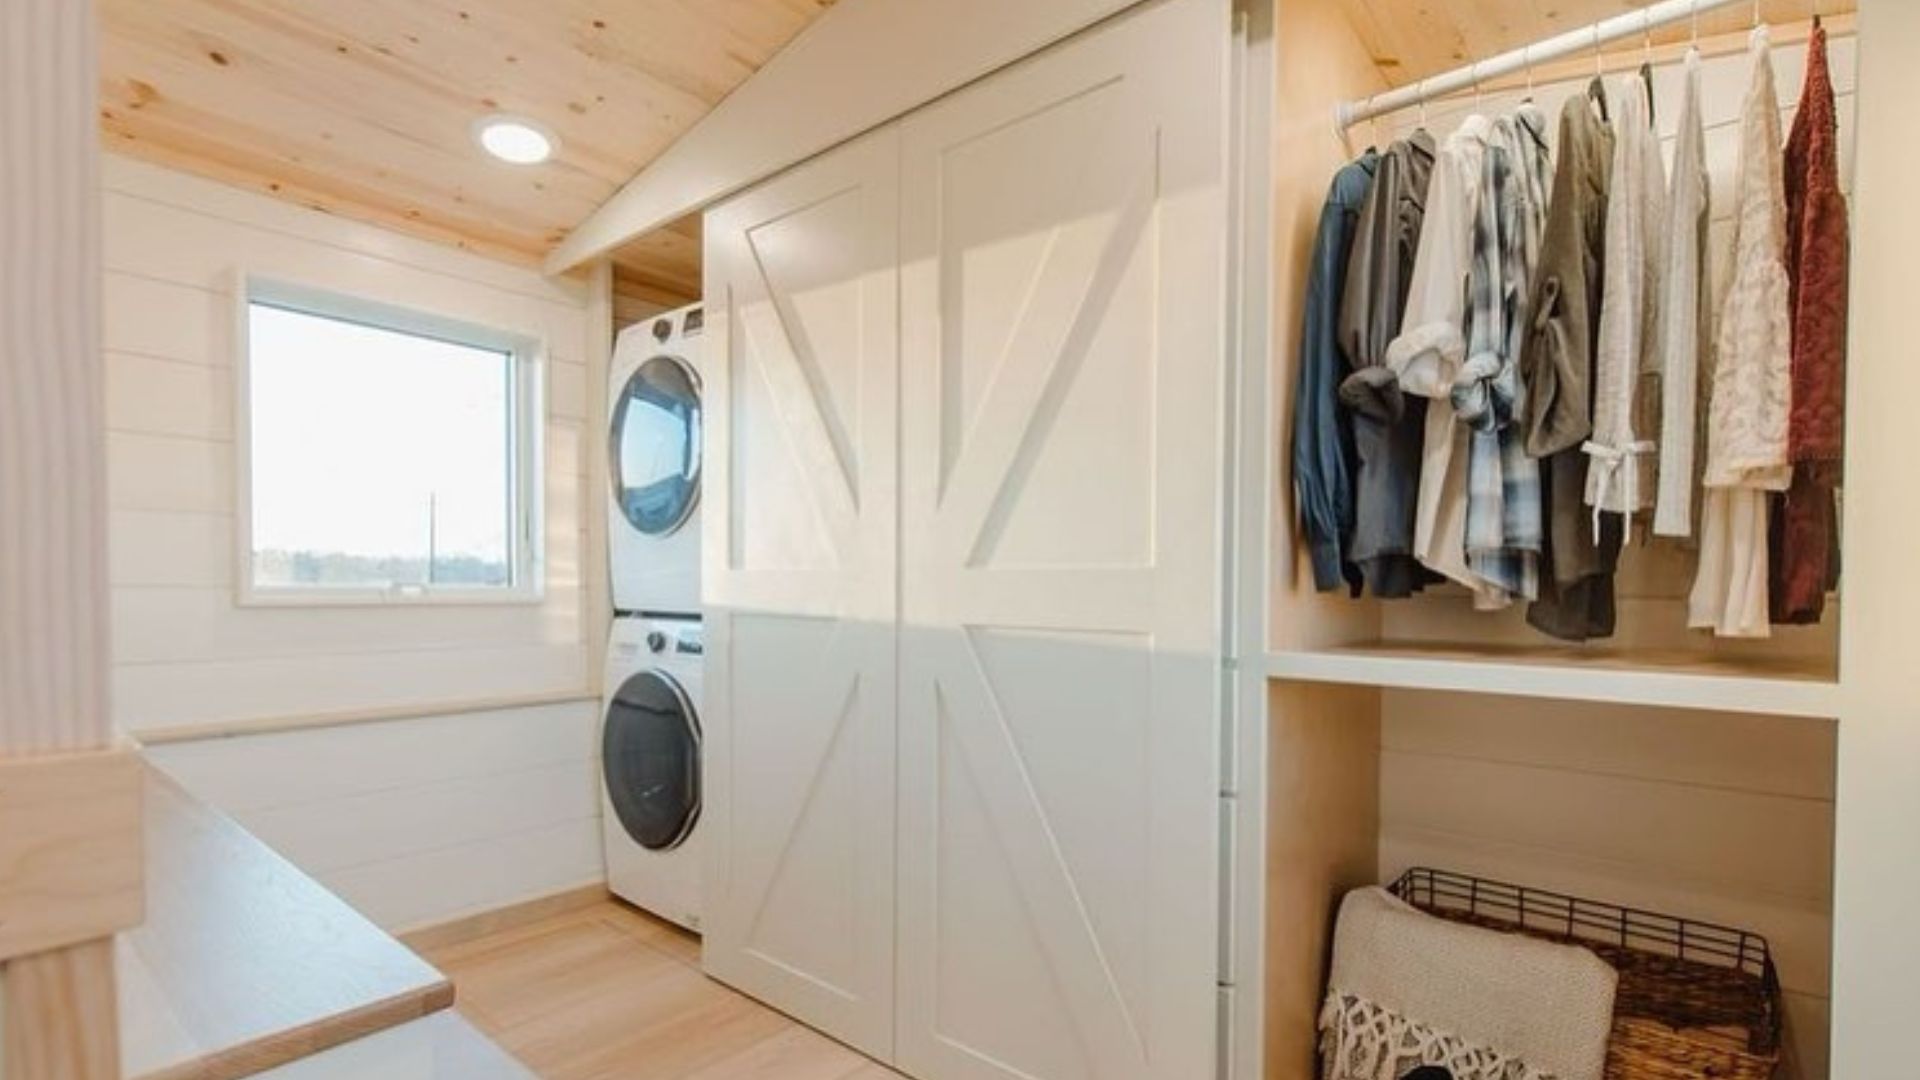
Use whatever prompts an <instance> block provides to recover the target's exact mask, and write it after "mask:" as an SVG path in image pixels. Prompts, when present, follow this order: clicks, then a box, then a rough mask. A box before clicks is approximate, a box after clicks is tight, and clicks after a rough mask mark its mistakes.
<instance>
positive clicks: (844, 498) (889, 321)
mask: <svg viewBox="0 0 1920 1080" xmlns="http://www.w3.org/2000/svg"><path fill="white" fill-rule="evenodd" d="M898 153H899V152H898V144H897V139H896V137H895V135H894V133H893V132H891V131H883V132H880V133H877V134H875V135H873V136H870V137H867V138H865V139H862V140H860V141H858V142H856V143H853V144H850V145H849V146H847V147H843V148H841V149H840V150H837V151H835V152H833V153H831V154H828V155H826V156H824V157H822V158H821V159H819V160H816V161H813V162H810V163H808V164H806V165H803V166H800V167H799V168H797V169H794V170H792V171H790V172H788V173H785V174H782V175H781V176H779V177H776V178H775V179H773V180H770V181H768V182H767V183H765V184H763V185H762V186H760V187H759V188H756V189H754V190H753V191H751V192H749V193H747V194H745V195H742V196H740V197H738V198H736V199H734V200H732V201H730V202H729V203H727V204H726V205H724V206H723V207H721V208H719V209H717V210H715V211H714V212H713V213H711V214H709V215H708V218H707V223H706V236H707V253H706V257H707V283H706V291H707V305H708V312H709V322H708V331H707V341H708V346H707V347H708V349H709V350H710V352H709V354H708V364H707V369H708V372H709V375H708V378H709V386H708V391H709V399H710V403H711V407H710V409H709V415H710V416H711V417H712V420H711V424H712V427H711V430H709V432H708V433H707V439H708V441H707V445H708V461H709V463H710V464H709V472H708V477H707V481H706V482H707V485H708V487H707V502H706V510H705V514H706V516H707V520H706V525H705V528H706V530H707V531H706V534H705V536H706V548H705V551H704V558H705V582H704V585H705V590H706V591H705V598H706V602H707V618H708V624H709V633H708V647H709V658H708V682H707V696H708V705H707V725H708V738H707V777H708V787H709V792H710V796H709V797H710V805H709V807H708V812H707V820H706V821H705V823H704V824H703V825H702V827H703V828H704V829H706V830H707V834H708V835H707V841H708V850H709V851H710V852H711V853H712V855H711V857H710V860H709V863H708V866H709V873H708V882H707V886H708V906H709V908H710V912H709V915H708V918H707V923H706V948H705V956H706V965H707V968H708V970H709V971H710V972H711V973H712V974H714V975H715V976H716V977H718V978H720V979H723V980H725V981H727V982H729V983H732V984H733V985H735V986H738V987H740V988H741V989H742V990H745V991H747V992H748V993H750V994H752V995H754V996H756V997H759V998H762V999H764V1000H766V1001H768V1002H770V1003H772V1004H774V1005H775V1006H777V1007H779V1008H780V1009H782V1010H784V1011H786V1012H789V1013H791V1014H793V1015H794V1016H797V1017H799V1018H800V1019H802V1020H805V1021H806V1022H808V1023H810V1024H813V1025H814V1026H816V1027H819V1028H821V1029H823V1030H825V1031H827V1032H829V1033H831V1034H833V1035H835V1036H838V1037H839V1038H841V1039H844V1040H845V1041H847V1042H849V1043H851V1044H853V1045H855V1046H857V1047H859V1048H861V1049H863V1050H866V1051H868V1052H869V1053H872V1054H875V1055H877V1056H881V1057H886V1056H889V1055H890V1054H891V1052H892V1039H893V1000H894V987H893V966H894V954H893V932H894V921H893V920H894V878H895V866H894V857H893V839H894V829H893V823H894V770H895V764H894V701H893V699H894V693H895V672H894V666H895V665H894V641H895V638H894V631H895V623H896V619H897V614H898V613H897V609H896V605H895V595H896V588H895V584H894V578H895V568H896V563H895V553H896V549H897V546H898V535H897V519H898V510H897V497H896V486H897V485H896V480H895V476H896V472H897V464H898V457H897V455H898V439H899V434H898V416H897V412H898V403H897V394H898V382H897V380H898V370H899V361H898V350H897V337H898V320H897V305H896V293H897V287H898V286H897V261H898V252H897V248H896V244H895V236H896V226H895V223H896V220H897V216H898V208H897V202H896V187H897V176H898V160H899V158H898Z"/></svg>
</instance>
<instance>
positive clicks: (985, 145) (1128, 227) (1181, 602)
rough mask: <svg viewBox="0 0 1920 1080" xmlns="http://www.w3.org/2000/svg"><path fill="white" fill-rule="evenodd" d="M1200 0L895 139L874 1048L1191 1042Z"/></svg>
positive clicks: (1076, 1069) (1210, 144)
mask: <svg viewBox="0 0 1920 1080" xmlns="http://www.w3.org/2000/svg"><path fill="white" fill-rule="evenodd" d="M1225 12H1226V5H1221V4H1217V3H1210V2H1208V0H1160V2H1157V3H1152V4H1148V5H1145V6H1143V7H1142V8H1140V9H1137V10H1136V11H1135V12H1133V13H1132V14H1129V15H1127V16H1125V17H1122V18H1119V19H1116V20H1113V21H1111V22H1109V23H1106V24H1103V25H1102V26H1101V27H1098V28H1096V29H1095V30H1093V31H1090V32H1089V33H1087V34H1085V35H1082V36H1081V37H1079V38H1076V39H1074V40H1072V41H1070V42H1068V43H1066V44H1064V45H1062V46H1060V47H1058V48H1056V49H1053V50H1050V51H1049V52H1047V53H1044V54H1042V55H1041V56H1039V57H1036V58H1034V59H1032V60H1030V61H1027V62H1025V63H1023V64H1021V65H1018V66H1016V67H1014V68H1012V69H1009V70H1007V71H1004V72H1002V73H1000V74H998V75H996V76H994V77H993V78H991V79H988V80H986V81H984V82H982V83H980V84H978V85H976V86H974V87H971V88H969V89H968V90H965V91H962V92H961V93H959V94H956V95H954V96H952V97H950V98H947V99H945V100H943V101H941V102H938V103H936V104H934V105H932V106H929V107H928V108H926V109H923V110H921V111H920V112H918V113H915V114H914V115H912V116H910V117H908V118H907V119H906V120H905V121H903V124H902V132H901V145H902V150H901V247H902V259H903V262H902V270H901V273H902V278H901V311H900V315H901V341H902V360H903V370H902V387H901V390H902V440H903V441H902V454H903V458H902V478H903V484H902V503H901V513H902V525H901V527H902V546H901V552H902V560H903V563H902V578H901V580H902V594H901V601H902V608H903V613H904V620H903V623H902V630H901V635H902V636H901V641H900V739H901V744H900V761H901V772H900V783H899V788H900V807H901V810H900V830H901V831H900V836H899V842H898V846H899V851H900V859H901V885H900V890H901V891H900V897H899V901H900V934H899V942H900V946H899V947H900V992H899V1001H900V1005H899V1008H900V1015H899V1028H898V1040H899V1055H900V1061H901V1063H902V1065H903V1067H905V1068H906V1069H908V1071H910V1072H913V1073H914V1074H915V1075H920V1076H925V1077H931V1078H937V1080H1013V1078H1027V1080H1193V1078H1195V1077H1202V1076H1207V1075H1211V1073H1212V1070H1213V1066H1214V1054H1215V1045H1214V1040H1215V1023H1214V1000H1215V981H1216V972H1215V957H1216V951H1217V950H1216V925H1217V884H1216V882H1217V846H1218V845H1217V821H1218V818H1217V814H1218V802H1217V798H1218V792H1219V777H1218V766H1217V761H1216V747H1217V746H1218V741H1217V725H1218V720H1217V716H1218V702H1217V686H1218V675H1217V666H1216V665H1217V657H1218V644H1217V623H1218V598H1219V595H1220V591H1221V587H1220V581H1219V569H1220V555H1219V551H1220V543H1221V534H1220V525H1219V518H1220V513H1221V510H1220V502H1219V486H1220V476H1221V456H1220V454H1221V451H1220V447H1221V433H1220V413H1221V377H1222V375H1221V373H1222V367H1223V357H1224V354H1225V346H1224V343H1223V339H1222V312H1223V311H1224V306H1225V304H1224V298H1223V297H1224V293H1223V288H1224V286H1223V272H1224V271H1223V268H1224V266H1225V254H1224V248H1223V243H1224V239H1223V238H1224V235H1225V227H1224V220H1225V218H1224V209H1223V202H1222V197H1221V168H1222V166H1221V157H1222V152H1223V151H1222V147H1223V142H1222V132H1223V125H1222V120H1221V117H1222V115H1223V114H1222V101H1223V100H1224V95H1223V94H1222V93H1221V92H1220V90H1221V87H1222V71H1223V66H1222V65H1223V63H1224V43H1225V41H1226V40H1227V35H1226V32H1225V30H1226V28H1225V25H1224V19H1225V17H1226V15H1225Z"/></svg>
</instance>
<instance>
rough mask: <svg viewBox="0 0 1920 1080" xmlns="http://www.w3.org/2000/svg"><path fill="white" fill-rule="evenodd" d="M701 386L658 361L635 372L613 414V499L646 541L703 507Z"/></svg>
mask: <svg viewBox="0 0 1920 1080" xmlns="http://www.w3.org/2000/svg"><path fill="white" fill-rule="evenodd" d="M700 419H701V418H700V380H699V377H698V376H696V375H695V374H694V373H693V369H692V368H689V367H688V366H687V365H686V364H685V363H683V362H682V361H680V360H676V359H674V358H673V357H671V356H655V357H653V358H651V359H649V360H648V361H647V362H646V363H643V364H641V365H640V367H639V368H638V369H637V370H635V371H634V373H633V375H632V377H631V378H629V379H628V380H627V385H626V386H625V387H624V388H623V389H622V390H621V391H620V400H619V401H618V402H617V403H616V404H615V406H614V413H613V443H612V446H611V449H612V452H613V453H612V456H613V468H612V470H611V472H612V474H613V493H614V498H615V499H616V500H618V501H619V503H620V512H621V513H622V514H625V515H626V518H627V520H628V521H629V522H631V523H632V524H633V527H634V528H636V529H638V530H640V531H641V532H642V533H645V534H646V535H648V536H666V535H667V534H669V533H671V532H673V531H674V530H675V529H678V528H679V527H680V526H681V524H682V523H683V522H685V521H686V520H687V515H689V514H691V513H693V508H694V506H696V505H697V504H698V503H699V501H700Z"/></svg>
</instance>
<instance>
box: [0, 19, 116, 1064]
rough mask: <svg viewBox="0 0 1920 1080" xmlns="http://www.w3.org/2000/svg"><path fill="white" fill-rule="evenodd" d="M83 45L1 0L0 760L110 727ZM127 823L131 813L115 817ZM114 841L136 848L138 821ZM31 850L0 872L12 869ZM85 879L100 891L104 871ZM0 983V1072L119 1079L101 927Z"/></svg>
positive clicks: (100, 401)
mask: <svg viewBox="0 0 1920 1080" xmlns="http://www.w3.org/2000/svg"><path fill="white" fill-rule="evenodd" d="M95 47H96V40H95V35H94V19H93V5H92V4H90V3H87V2H85V0H9V2H8V3H7V4H6V5H5V6H4V7H0V57H4V61H3V62H4V64H5V67H6V70H7V83H8V88H7V93H5V94H4V95H0V161H5V162H6V168H5V169H4V170H0V757H13V758H27V757H33V756H38V755H43V754H47V753H50V752H55V751H61V750H95V749H99V748H103V747H105V746H107V744H108V743H109V742H110V741H111V740H112V737H113V729H112V722H111V719H110V716H109V712H108V708H107V647H108V646H107V552H106V513H107V511H106V502H107V500H106V455H105V453H104V448H103V446H102V440H101V431H102V428H103V416H104V412H105V397H104V394H103V392H102V363H101V356H100V211H99V203H98V201H97V192H96V181H97V177H98V170H99V154H98V151H97V149H96V147H95V144H94V139H93V125H94V78H95V71H96V56H95ZM50 775H53V776H55V777H57V776H58V775H59V774H57V773H56V774H50ZM17 786H20V787H23V788H30V785H26V784H22V785H17ZM15 794H16V795H18V794H20V793H19V792H15ZM13 809H14V820H12V821H10V822H9V823H8V824H7V826H6V827H7V828H11V829H14V830H15V833H14V839H15V840H16V841H19V840H26V841H28V842H29V843H31V842H32V841H34V840H35V839H36V837H40V836H49V835H51V834H49V833H47V832H46V831H44V829H45V827H46V826H48V825H49V824H50V823H44V822H39V821H36V820H34V817H33V815H32V814H30V813H26V812H25V810H24V808H23V807H21V806H15V807H14V808H13ZM23 817H24V818H25V819H26V820H25V821H22V820H20V819H21V818H23ZM128 823H136V824H137V816H136V817H134V818H133V819H132V822H127V821H126V820H125V819H123V820H122V821H119V822H114V823H112V824H113V825H118V826H124V825H125V824H128ZM121 835H122V836H123V837H124V838H126V839H131V840H133V841H134V842H135V843H137V834H136V833H130V832H126V831H123V832H122V833H121ZM65 839H66V840H67V842H68V843H69V845H70V844H71V843H72V842H73V840H72V838H65ZM13 854H15V855H16V856H18V855H20V854H21V853H20V852H18V851H16V852H14V853H13ZM42 861H43V862H44V861H45V860H42ZM59 861H60V860H57V859H56V860H54V863H55V865H58V863H59ZM134 861H135V867H136V868H135V869H134V870H133V871H132V873H131V877H132V885H133V893H132V897H133V906H134V909H135V911H136V912H137V908H138V900H139V891H138V888H139V880H140V878H139V871H138V869H137V863H138V860H137V858H136V859H135V860H134ZM32 862H33V860H31V859H27V860H26V861H25V862H23V863H22V864H20V865H16V866H14V867H11V868H10V869H11V870H12V871H14V873H13V874H12V876H13V877H15V878H16V879H20V878H21V875H20V873H19V871H20V870H21V867H22V866H27V867H31V866H32ZM15 884H22V881H21V880H16V881H15ZM24 884H25V885H26V886H28V887H29V888H28V892H27V895H25V896H21V895H8V896H7V897H5V898H4V900H0V924H8V925H13V924H15V923H19V924H22V925H24V926H26V927H27V928H28V930H29V931H31V930H32V928H33V927H34V926H35V924H36V923H37V922H38V921H39V920H38V919H37V918H36V916H37V915H38V914H39V912H36V911H34V910H33V908H32V906H31V905H36V904H39V905H47V904H51V903H52V902H53V901H54V900H55V899H57V894H50V895H34V893H33V891H32V888H33V887H38V886H41V885H44V884H45V883H44V882H40V881H37V880H35V879H34V877H33V875H32V874H30V873H29V874H27V875H26V876H25V878H24ZM91 884H92V889H93V890H94V891H95V892H96V894H97V893H104V892H106V891H108V883H107V882H104V881H95V882H92V883H91ZM16 905H21V907H16ZM79 906H83V907H84V906H85V905H79ZM95 914H99V913H95ZM129 921H130V920H129V919H128V918H126V917H125V914H124V913H119V914H118V916H117V917H116V918H115V919H114V920H113V921H112V922H111V924H109V925H102V926H99V927H98V928H97V929H95V928H92V927H83V928H81V929H82V930H83V932H99V931H105V932H108V933H110V932H111V931H112V930H114V929H118V928H120V927H122V926H124V925H126V924H127V923H128V922H129ZM14 944H16V945H18V944H22V943H20V942H15V943H14ZM44 946H45V943H44V942H41V943H38V944H37V945H36V944H26V945H25V946H24V947H25V948H30V949H31V948H44ZM11 951H12V950H9V952H11ZM0 991H3V992H4V993H5V995H6V997H7V999H8V1005H7V1008H6V1012H5V1015H4V1016H0V1062H4V1063H0V1068H5V1069H11V1070H12V1072H13V1073H14V1074H15V1075H17V1076H23V1077H41V1076H49V1077H62V1078H71V1080H113V1078H114V1077H116V1076H117V1075H118V1073H119V1038H118V1025H117V1022H116V1016H115V1005H114V972H113V954H112V940H111V939H110V938H106V937H102V938H97V939H94V940H91V941H84V942H81V943H80V944H77V945H70V946H67V947H65V948H55V949H47V950H46V951H39V952H32V953H31V954H29V955H21V956H15V957H13V958H12V959H11V961H10V962H4V963H0Z"/></svg>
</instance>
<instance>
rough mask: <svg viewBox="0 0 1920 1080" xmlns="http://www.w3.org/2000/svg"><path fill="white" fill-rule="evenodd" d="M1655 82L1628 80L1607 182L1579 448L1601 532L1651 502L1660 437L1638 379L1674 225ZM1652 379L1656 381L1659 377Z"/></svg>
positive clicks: (1647, 356)
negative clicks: (1589, 429) (1647, 432)
mask: <svg viewBox="0 0 1920 1080" xmlns="http://www.w3.org/2000/svg"><path fill="white" fill-rule="evenodd" d="M1651 109H1652V106H1651V104H1650V103H1649V101H1648V98H1647V84H1646V82H1645V81H1644V80H1643V79H1641V78H1639V77H1633V78H1628V79H1625V80H1623V81H1622V82H1621V84H1620V100H1619V102H1618V114H1617V119H1616V122H1615V124H1614V149H1613V172H1612V176H1611V177H1610V179H1609V181H1608V185H1607V187H1608V192H1609V195H1608V200H1607V226H1606V260H1605V272H1604V280H1603V284H1602V288H1601V296H1602V298H1601V301H1600V337H1599V347H1598V351H1597V353H1596V355H1595V358H1594V381H1595V386H1594V401H1593V406H1594V407H1593V436H1592V437H1591V438H1590V439H1588V440H1587V441H1586V442H1585V443H1584V444H1582V446H1581V450H1582V451H1583V452H1584V453H1586V455H1587V456H1588V457H1589V458H1591V459H1592V460H1591V461H1589V462H1588V464H1587V490H1586V503H1587V505H1588V506H1591V507H1593V520H1594V532H1595V534H1596V535H1598V533H1599V531H1600V515H1601V514H1602V513H1612V514H1624V515H1626V516H1627V518H1628V519H1629V520H1630V519H1631V518H1632V516H1633V515H1634V514H1635V513H1636V512H1638V511H1640V510H1644V509H1646V508H1647V507H1649V506H1651V505H1652V497H1653V494H1654V491H1653V484H1652V478H1653V473H1652V469H1651V462H1652V458H1651V456H1650V455H1651V454H1652V453H1653V451H1654V443H1653V442H1652V440H1650V439H1647V438H1645V437H1644V434H1643V433H1641V432H1638V431H1636V429H1635V423H1634V421H1635V419H1636V414H1638V415H1639V418H1641V419H1644V418H1645V411H1644V409H1643V408H1642V405H1641V402H1642V398H1641V396H1640V376H1641V373H1642V371H1643V370H1644V369H1646V368H1648V367H1649V366H1653V361H1652V357H1654V356H1655V355H1656V351H1655V349H1654V342H1653V335H1652V333H1651V332H1650V331H1651V330H1652V329H1653V320H1654V315H1655V312H1656V310H1657V308H1656V306H1655V303H1654V299H1655V297H1657V296H1659V295H1660V278H1661V276H1662V272H1663V271H1664V269H1665V267H1664V266H1663V263H1664V261H1665V260H1664V255H1665V252H1664V250H1663V248H1662V246H1661V245H1660V244H1659V243H1658V241H1657V238H1658V237H1660V236H1661V235H1662V228H1663V227H1664V225H1665V224H1666V217H1667V213H1666V201H1667V177H1666V166H1665V165H1664V164H1662V162H1661V158H1660V142H1659V139H1658V137H1657V136H1656V135H1655V133H1654V130H1653V124H1652V119H1651ZM1650 382H1654V383H1657V376H1656V379H1655V380H1650Z"/></svg>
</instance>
